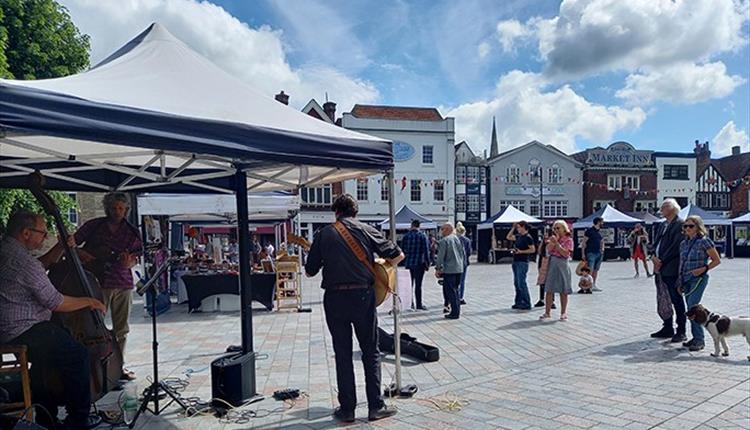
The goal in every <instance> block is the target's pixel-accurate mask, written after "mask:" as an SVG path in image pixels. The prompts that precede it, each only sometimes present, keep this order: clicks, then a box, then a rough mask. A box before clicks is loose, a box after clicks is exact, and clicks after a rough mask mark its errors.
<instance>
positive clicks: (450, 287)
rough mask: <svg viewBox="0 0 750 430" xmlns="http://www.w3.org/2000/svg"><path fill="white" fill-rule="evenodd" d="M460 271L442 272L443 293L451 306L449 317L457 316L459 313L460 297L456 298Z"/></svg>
mask: <svg viewBox="0 0 750 430" xmlns="http://www.w3.org/2000/svg"><path fill="white" fill-rule="evenodd" d="M461 275H462V274H461V273H444V274H443V295H444V296H445V298H446V299H447V301H448V304H449V305H450V307H451V313H450V314H448V316H450V317H456V318H458V317H459V316H460V315H461V299H459V298H458V284H460V283H461Z"/></svg>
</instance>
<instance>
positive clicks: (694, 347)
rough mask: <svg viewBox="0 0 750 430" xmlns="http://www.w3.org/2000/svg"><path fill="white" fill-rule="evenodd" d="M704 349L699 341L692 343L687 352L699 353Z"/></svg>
mask: <svg viewBox="0 0 750 430" xmlns="http://www.w3.org/2000/svg"><path fill="white" fill-rule="evenodd" d="M705 347H706V344H704V343H703V342H700V341H694V342H693V343H692V345H690V346H689V347H688V351H692V352H696V351H701V350H702V349H703V348H705Z"/></svg>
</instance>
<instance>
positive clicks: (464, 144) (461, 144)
mask: <svg viewBox="0 0 750 430" xmlns="http://www.w3.org/2000/svg"><path fill="white" fill-rule="evenodd" d="M462 146H465V147H466V148H467V149H468V150H469V152H470V153H471V156H472V157H476V156H477V155H476V154H475V153H474V151H473V150H472V149H471V146H469V144H468V143H466V141H465V140H462V141H461V142H459V143H457V144H456V146H455V147H454V149H455V150H456V152H458V151H459V150H460V149H461V147H462Z"/></svg>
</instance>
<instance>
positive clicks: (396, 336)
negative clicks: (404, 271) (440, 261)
mask: <svg viewBox="0 0 750 430" xmlns="http://www.w3.org/2000/svg"><path fill="white" fill-rule="evenodd" d="M386 177H387V179H386V180H387V181H388V223H389V227H390V228H389V231H388V233H389V234H390V236H391V241H393V243H396V201H395V200H396V193H395V191H394V185H393V169H390V170H388V174H387V175H386ZM395 288H396V294H394V295H393V349H394V351H393V352H394V355H395V356H396V372H395V374H396V390H398V391H399V392H400V391H401V325H400V324H399V314H400V313H401V305H400V303H399V302H400V298H399V296H398V267H396V285H395Z"/></svg>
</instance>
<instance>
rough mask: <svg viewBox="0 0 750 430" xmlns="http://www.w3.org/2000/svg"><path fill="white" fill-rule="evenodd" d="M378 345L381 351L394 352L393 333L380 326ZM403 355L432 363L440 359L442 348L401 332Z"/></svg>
mask: <svg viewBox="0 0 750 430" xmlns="http://www.w3.org/2000/svg"><path fill="white" fill-rule="evenodd" d="M378 347H379V348H380V352H385V353H387V354H393V353H394V352H395V344H394V342H393V335H392V334H390V333H388V332H386V331H385V330H383V329H382V328H380V327H378ZM401 355H405V356H408V357H411V358H414V359H417V360H419V361H425V362H428V363H432V362H435V361H438V360H440V350H439V349H438V348H437V347H436V346H432V345H427V344H424V343H421V342H417V338H416V337H413V336H409V334H408V333H401Z"/></svg>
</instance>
